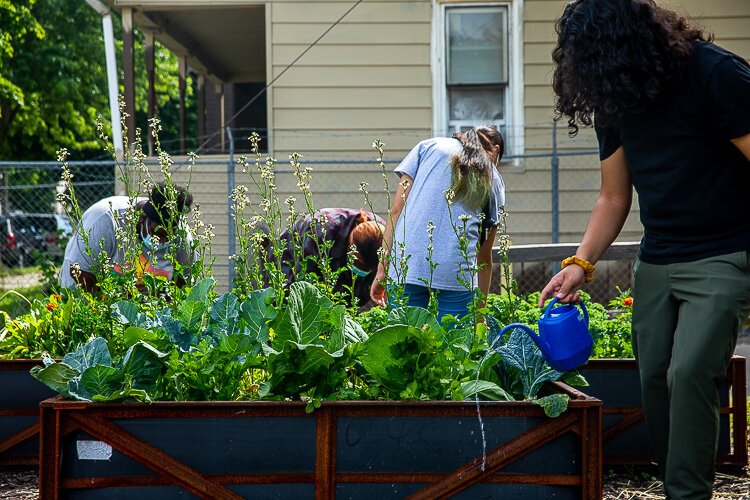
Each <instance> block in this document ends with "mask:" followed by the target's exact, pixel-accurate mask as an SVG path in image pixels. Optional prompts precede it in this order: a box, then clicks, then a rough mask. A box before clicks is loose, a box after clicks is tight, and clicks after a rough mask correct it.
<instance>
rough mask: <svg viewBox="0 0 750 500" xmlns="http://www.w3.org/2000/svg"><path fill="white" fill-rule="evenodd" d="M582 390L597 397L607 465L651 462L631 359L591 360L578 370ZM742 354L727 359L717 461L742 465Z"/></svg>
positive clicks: (744, 439)
mask: <svg viewBox="0 0 750 500" xmlns="http://www.w3.org/2000/svg"><path fill="white" fill-rule="evenodd" d="M581 373H582V374H583V376H584V377H586V380H587V381H588V382H589V384H590V385H589V387H585V388H583V390H584V392H585V393H586V394H588V395H590V396H593V397H595V398H598V399H600V400H602V403H603V405H604V407H603V410H602V416H603V428H602V452H603V455H604V463H607V464H648V463H651V461H652V460H653V454H652V451H651V443H650V440H649V436H648V431H647V429H646V424H645V421H644V419H643V408H642V405H641V383H640V379H639V376H638V366H637V365H636V363H635V360H634V359H632V358H631V359H592V360H591V361H589V363H588V364H587V365H586V366H584V367H582V368H581ZM746 390H747V389H746V372H745V358H743V357H741V356H734V357H732V359H731V361H730V363H729V370H728V371H727V378H726V381H725V382H724V383H723V384H722V386H721V387H720V390H719V395H720V401H721V415H720V434H719V453H718V456H717V461H718V462H719V463H723V464H736V465H747V463H748V456H747V452H748V450H747V392H746Z"/></svg>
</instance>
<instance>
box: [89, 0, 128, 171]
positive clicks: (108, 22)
mask: <svg viewBox="0 0 750 500" xmlns="http://www.w3.org/2000/svg"><path fill="white" fill-rule="evenodd" d="M86 3H87V4H89V6H90V7H91V8H92V9H94V10H95V11H96V12H97V13H98V14H99V15H100V16H102V31H103V33H104V53H105V55H106V59H107V86H108V87H109V114H110V116H111V120H112V142H113V145H114V148H115V157H116V158H117V160H118V161H119V160H122V157H123V149H122V124H121V123H120V104H119V102H118V99H117V96H118V94H119V92H118V90H119V88H118V83H117V60H116V59H115V38H114V30H113V29H112V15H111V14H110V12H109V8H108V7H107V6H106V5H104V3H102V2H101V0H86Z"/></svg>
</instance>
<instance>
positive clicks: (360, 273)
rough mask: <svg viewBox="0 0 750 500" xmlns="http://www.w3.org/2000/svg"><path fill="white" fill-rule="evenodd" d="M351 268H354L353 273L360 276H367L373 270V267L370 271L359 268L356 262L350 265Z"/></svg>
mask: <svg viewBox="0 0 750 500" xmlns="http://www.w3.org/2000/svg"><path fill="white" fill-rule="evenodd" d="M349 269H351V270H352V274H353V275H355V276H358V277H360V278H366V277H367V276H369V274H370V273H371V272H372V269H371V270H369V271H363V270H362V269H360V268H358V267H357V266H355V265H354V264H352V265H351V266H349Z"/></svg>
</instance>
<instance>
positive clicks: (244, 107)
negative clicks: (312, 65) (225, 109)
mask: <svg viewBox="0 0 750 500" xmlns="http://www.w3.org/2000/svg"><path fill="white" fill-rule="evenodd" d="M363 1H364V0H357V1H356V2H354V4H353V5H352V6H351V7H349V9H347V11H346V12H344V13H343V14H342V15H341V16H340V17H339V18H338V19H337V20H336V21H335V22H334V23H333V24H332V25H330V26H329V27H328V29H326V30H325V31H324V32H323V33H322V34H321V35H320V36H319V37H318V38H316V39H315V40H314V41H313V42H312V43H311V44H310V45H308V46H307V48H305V50H303V51H302V52H301V53H300V54H299V55H298V56H297V57H296V58H295V59H294V60H293V61H292V62H291V63H289V64H288V65H287V66H286V67H285V68H284V69H283V70H281V72H280V73H279V74H278V75H276V77H275V78H274V79H273V80H271V81H270V82H268V84H267V85H266V86H265V87H263V88H262V89H260V90H259V91H258V93H257V94H255V95H254V96H253V97H252V98H251V99H250V100H249V101H247V103H245V105H244V106H242V107H241V108H240V109H239V111H237V112H236V113H235V114H234V115H232V117H231V118H229V120H227V121H226V122H224V123H223V124H222V126H221V127H220V128H219V130H218V131H216V132H214V133H213V134H211V135H210V136H209V138H208V139H206V140H205V141H204V142H203V144H201V145H200V146H199V147H198V149H197V150H196V152H198V151H200V150H202V149H203V147H204V146H205V145H206V144H208V143H209V142H210V141H211V139H213V138H214V137H216V135H218V134H219V133H220V131H221V130H223V129H224V128H226V127H227V126H228V125H229V124H230V123H232V122H233V121H234V119H235V118H237V117H238V116H239V115H240V113H242V112H243V111H245V110H246V109H247V108H248V107H249V106H250V105H251V104H252V103H254V102H255V101H256V100H257V99H258V98H259V97H260V96H261V95H263V93H264V92H265V91H266V90H268V89H269V88H270V87H271V85H273V84H274V83H276V80H278V79H279V78H281V77H282V76H283V75H284V73H286V72H287V71H289V70H290V69H291V68H292V66H294V65H295V64H296V63H297V61H299V60H300V59H302V57H304V55H305V54H307V53H308V52H309V51H310V50H311V49H312V48H313V47H315V46H316V45H317V44H318V42H320V41H321V40H322V39H323V37H324V36H326V35H327V34H328V33H329V32H330V31H331V30H332V29H333V28H335V27H336V26H337V25H338V24H339V23H340V22H341V21H343V20H344V18H345V17H346V16H348V15H349V14H350V13H351V12H352V11H353V10H354V9H355V8H356V7H357V6H358V5H359V4H361V3H362V2H363Z"/></svg>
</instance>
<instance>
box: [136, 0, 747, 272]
mask: <svg viewBox="0 0 750 500" xmlns="http://www.w3.org/2000/svg"><path fill="white" fill-rule="evenodd" d="M158 1H159V0H140V2H141V3H142V4H144V5H145V4H147V3H152V2H153V3H157V2H158ZM513 1H521V0H512V1H510V2H507V3H508V4H512V2H513ZM227 2H228V3H232V4H238V5H239V4H243V3H244V4H253V3H255V4H257V3H262V2H259V1H252V0H250V1H247V2H242V1H241V0H235V1H233V2H231V1H229V0H226V1H225V2H224V3H225V4H226V3H227ZM177 3H180V2H175V4H177ZM469 3H471V4H475V3H481V1H479V0H477V1H476V2H474V1H472V2H469ZM566 3H567V0H523V5H522V7H523V8H522V17H523V25H522V26H521V32H522V33H523V35H522V36H523V50H522V58H523V66H522V67H523V95H524V102H523V112H524V116H523V119H524V124H525V129H524V131H525V152H526V153H528V154H539V153H547V152H549V151H550V149H551V145H552V116H553V105H554V98H553V95H552V90H551V75H552V63H551V58H550V53H551V51H552V48H553V46H554V42H555V33H554V22H555V20H556V19H557V17H558V16H559V15H560V13H561V12H562V10H563V8H564V7H565V5H566ZM352 5H353V2H352V1H351V0H329V1H319V0H298V1H289V0H270V1H268V2H266V6H265V13H266V19H265V22H266V47H265V51H266V61H267V68H266V71H267V75H266V81H267V82H273V83H272V86H271V87H270V88H269V90H268V94H267V109H268V126H269V135H270V139H269V146H270V151H272V154H273V156H274V157H275V158H276V160H277V184H278V186H279V197H280V199H281V200H282V201H283V200H284V199H286V198H287V197H288V196H295V197H296V198H297V199H298V204H299V203H301V202H302V201H301V196H300V195H299V191H298V189H297V187H296V179H295V178H294V175H293V172H292V168H291V166H290V165H289V163H288V155H289V154H290V153H292V152H295V151H296V152H300V153H302V154H303V155H304V158H303V160H302V162H303V165H311V166H312V167H313V168H314V172H313V184H312V189H313V192H314V194H315V203H316V206H317V207H318V208H322V207H325V206H352V207H360V206H364V199H363V196H362V194H361V193H360V192H359V190H358V187H359V183H360V181H366V182H367V183H369V187H368V190H369V191H370V193H371V198H372V200H373V204H374V207H375V210H376V211H378V212H379V213H381V214H385V213H386V211H387V202H386V196H385V194H384V193H383V177H382V172H381V170H380V167H379V166H378V164H377V162H376V161H375V152H374V150H373V149H372V148H371V144H372V142H373V141H374V140H375V139H380V140H382V141H383V142H385V144H386V154H385V155H386V158H387V159H389V160H392V161H391V162H390V163H389V164H388V165H387V166H386V171H387V177H388V181H389V182H390V188H391V191H393V188H394V186H395V176H393V175H392V174H391V173H390V171H391V170H392V169H393V168H394V166H395V164H394V163H393V162H394V161H397V160H398V159H400V158H402V157H403V156H404V155H405V154H406V152H407V151H408V150H409V149H410V148H411V147H412V146H413V145H414V144H415V143H416V142H418V141H419V140H421V139H424V138H427V137H429V136H430V135H431V134H432V131H433V130H435V124H434V123H433V116H434V110H433V95H434V94H433V90H434V89H433V86H434V85H435V83H434V74H433V71H434V68H432V67H431V64H432V51H433V50H434V45H433V30H434V29H435V27H434V26H432V23H433V2H432V1H430V0H413V1H400V0H372V1H370V0H368V1H367V2H363V3H361V4H360V5H358V6H357V7H356V8H354V10H352V11H351V13H349V14H348V15H347V16H346V17H345V18H344V19H343V20H342V21H341V22H340V23H338V24H337V25H336V26H335V27H333V29H331V30H330V31H329V32H328V33H326V34H325V36H323V37H322V38H321V39H320V40H318V38H319V37H320V36H321V35H322V34H323V33H325V32H326V30H328V29H329V28H330V27H331V26H332V25H333V24H334V22H336V21H337V20H338V19H339V18H340V17H341V16H342V15H343V14H344V13H345V12H346V11H347V10H348V9H349V8H350V7H351V6H352ZM670 5H671V7H672V8H675V9H676V10H678V11H680V12H683V13H685V14H690V15H692V17H693V18H694V19H695V20H696V22H697V23H699V24H701V25H703V26H705V27H706V28H707V29H708V30H711V31H714V32H715V33H716V35H717V36H716V41H717V42H718V43H719V44H721V45H723V46H725V47H726V48H728V49H730V50H733V51H735V52H737V53H739V54H741V55H743V56H744V57H746V58H750V2H749V1H747V0H713V1H711V2H705V1H703V0H672V1H671V2H670ZM316 40H318V41H317V43H315V45H314V47H312V48H310V50H307V49H308V48H309V46H310V44H312V43H313V42H315V41H316ZM303 52H304V55H302V56H301V57H300V55H301V54H303ZM298 57H299V59H297V58H298ZM292 63H293V65H292V66H291V67H289V66H290V65H291V64H292ZM557 143H558V148H559V150H560V151H562V152H572V151H577V150H581V149H584V150H595V149H596V140H595V137H594V135H593V133H592V132H591V131H590V130H582V131H581V132H580V133H579V135H578V137H576V138H574V139H571V138H569V137H568V135H567V128H566V127H565V124H564V123H560V124H559V128H558V131H557ZM209 158H210V159H211V161H212V163H210V164H207V163H201V164H199V166H198V167H197V168H196V170H195V171H194V173H193V176H192V182H191V185H192V190H193V191H194V193H195V195H196V202H197V203H200V204H201V206H202V208H203V212H204V219H205V221H206V222H207V223H211V224H213V225H214V226H215V232H216V239H215V241H214V246H213V251H214V254H215V255H216V256H217V257H218V260H217V264H219V265H218V266H217V267H216V277H217V278H218V279H219V280H221V281H224V280H225V278H226V269H227V268H226V265H227V261H226V255H227V249H228V244H227V241H228V240H227V236H228V234H229V227H228V219H227V202H226V181H227V163H226V162H227V160H228V157H206V158H204V160H208V159H209ZM323 160H335V162H329V163H321V162H322V161H323ZM180 175H184V174H180ZM235 176H236V182H237V184H247V185H248V187H250V188H251V190H252V182H251V181H250V180H249V179H248V177H247V176H246V175H245V174H243V173H242V172H241V169H240V168H236V173H235ZM504 176H505V181H506V185H507V190H508V207H507V208H508V211H509V213H510V217H509V220H508V224H509V227H508V229H509V233H510V235H511V237H512V240H513V242H514V244H526V243H549V242H550V234H551V224H552V222H551V214H550V210H551V208H550V197H551V195H550V192H551V180H550V158H549V157H541V158H527V159H525V160H524V161H523V162H522V163H520V165H519V166H518V167H513V168H507V169H506V171H505V174H504ZM559 183H560V197H559V207H560V210H561V213H560V219H559V223H560V226H559V229H560V241H561V242H577V241H579V240H580V238H581V235H582V233H583V230H584V228H585V225H586V220H587V216H588V213H589V210H590V209H591V206H592V205H593V203H594V201H595V199H596V196H597V193H598V189H599V166H598V159H597V156H596V155H595V154H588V155H579V156H564V157H562V158H561V161H560V177H559ZM633 207H634V208H633V211H632V213H631V216H630V217H629V219H628V221H627V222H626V225H625V229H624V231H623V234H622V235H621V237H620V240H621V241H628V240H637V239H639V238H640V235H641V231H642V228H641V226H640V223H639V220H638V211H637V200H634V204H633Z"/></svg>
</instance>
